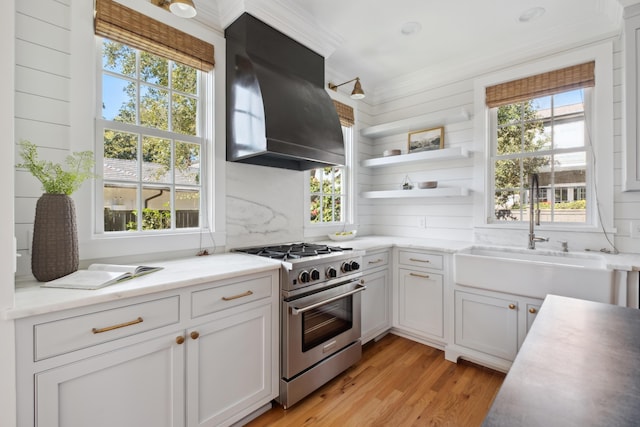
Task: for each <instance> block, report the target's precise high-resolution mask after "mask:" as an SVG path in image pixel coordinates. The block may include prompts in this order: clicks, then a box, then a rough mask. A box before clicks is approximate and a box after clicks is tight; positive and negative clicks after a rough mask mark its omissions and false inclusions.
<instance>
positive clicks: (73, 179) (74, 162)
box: [16, 141, 95, 196]
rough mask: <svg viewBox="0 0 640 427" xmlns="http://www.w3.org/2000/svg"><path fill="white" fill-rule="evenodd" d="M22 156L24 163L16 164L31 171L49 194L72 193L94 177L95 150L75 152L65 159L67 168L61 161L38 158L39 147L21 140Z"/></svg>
mask: <svg viewBox="0 0 640 427" xmlns="http://www.w3.org/2000/svg"><path fill="white" fill-rule="evenodd" d="M20 147H21V148H22V150H21V151H20V156H21V157H22V160H23V163H19V164H17V165H16V167H17V168H24V169H27V170H28V171H29V172H31V175H33V176H34V177H36V178H37V179H38V181H40V182H41V183H42V189H43V190H44V192H45V193H47V194H65V195H67V196H69V195H71V194H72V193H73V192H74V191H76V190H77V189H78V188H80V186H81V185H82V183H83V182H84V181H86V180H87V179H89V178H93V177H94V176H95V175H94V173H93V166H94V164H95V160H94V158H93V152H91V151H82V152H73V153H72V154H70V155H69V156H67V158H66V160H65V165H66V168H63V166H62V165H61V164H59V163H53V162H51V161H48V160H38V147H37V146H36V145H35V144H33V143H31V142H29V141H21V142H20Z"/></svg>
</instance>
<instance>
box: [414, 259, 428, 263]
mask: <svg viewBox="0 0 640 427" xmlns="http://www.w3.org/2000/svg"><path fill="white" fill-rule="evenodd" d="M409 261H415V262H426V263H429V262H431V261H429V260H428V259H418V258H409Z"/></svg>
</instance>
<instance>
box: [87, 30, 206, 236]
mask: <svg viewBox="0 0 640 427" xmlns="http://www.w3.org/2000/svg"><path fill="white" fill-rule="evenodd" d="M101 47H102V49H101V67H100V68H101V69H100V80H101V86H102V96H101V106H102V111H101V115H100V117H99V118H98V119H97V120H96V124H97V126H96V131H97V147H98V148H97V150H96V152H98V153H101V154H102V155H101V156H99V157H98V158H101V160H102V163H103V170H102V197H101V199H102V200H101V205H102V206H101V207H100V209H101V210H103V211H104V222H103V231H105V232H116V231H138V232H142V231H148V230H176V229H184V228H198V227H200V225H201V216H200V213H201V204H202V197H201V195H202V182H203V176H202V174H203V170H202V168H201V164H202V163H201V160H202V158H203V154H204V146H203V144H204V138H203V137H202V131H201V128H202V121H203V109H204V107H203V105H204V103H203V102H202V100H201V94H202V93H203V85H204V80H203V78H202V76H201V72H200V71H199V70H197V69H195V68H192V67H189V66H186V65H182V64H180V63H177V62H174V61H171V60H168V59H165V58H163V57H160V56H157V55H154V54H151V53H148V52H146V51H142V50H138V49H134V48H132V47H129V46H127V45H125V44H122V43H118V42H114V41H111V40H109V39H106V38H105V39H102V43H101Z"/></svg>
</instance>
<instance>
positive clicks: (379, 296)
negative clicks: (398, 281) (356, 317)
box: [361, 270, 391, 343]
mask: <svg viewBox="0 0 640 427" xmlns="http://www.w3.org/2000/svg"><path fill="white" fill-rule="evenodd" d="M362 283H363V284H364V285H365V286H366V287H367V290H365V291H364V292H363V293H362V294H361V295H362V342H363V343H365V342H367V341H369V340H371V339H372V338H375V337H376V335H379V334H381V333H382V332H384V331H385V330H387V329H388V328H389V326H390V324H391V323H390V316H389V270H382V271H379V272H377V273H371V274H366V275H364V276H362Z"/></svg>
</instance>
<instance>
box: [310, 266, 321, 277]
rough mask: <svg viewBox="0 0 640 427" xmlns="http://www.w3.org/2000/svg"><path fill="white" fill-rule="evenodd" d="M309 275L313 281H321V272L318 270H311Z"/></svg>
mask: <svg viewBox="0 0 640 427" xmlns="http://www.w3.org/2000/svg"><path fill="white" fill-rule="evenodd" d="M309 275H310V276H311V280H319V279H320V272H319V271H318V270H316V269H315V268H312V269H311V272H310V273H309Z"/></svg>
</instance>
